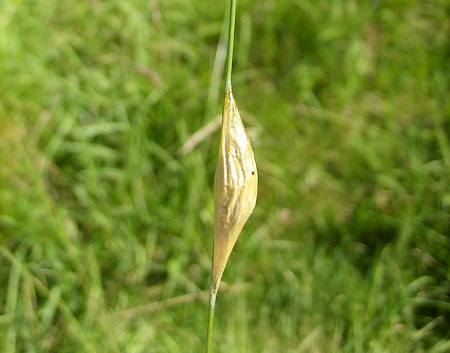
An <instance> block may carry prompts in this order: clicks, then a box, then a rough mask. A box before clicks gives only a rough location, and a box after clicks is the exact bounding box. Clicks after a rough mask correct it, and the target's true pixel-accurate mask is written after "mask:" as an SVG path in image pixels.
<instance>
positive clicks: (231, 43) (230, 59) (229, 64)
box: [225, 0, 237, 89]
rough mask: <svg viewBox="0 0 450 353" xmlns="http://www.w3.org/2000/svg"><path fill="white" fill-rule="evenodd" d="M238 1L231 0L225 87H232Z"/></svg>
mask: <svg viewBox="0 0 450 353" xmlns="http://www.w3.org/2000/svg"><path fill="white" fill-rule="evenodd" d="M236 2H237V0H230V27H229V31H228V53H227V76H226V79H225V89H228V88H231V70H232V68H233V48H234V28H235V26H236Z"/></svg>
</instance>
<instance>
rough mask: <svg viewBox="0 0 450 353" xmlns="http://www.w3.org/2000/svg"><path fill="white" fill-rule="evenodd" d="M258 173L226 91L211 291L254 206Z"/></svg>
mask: <svg viewBox="0 0 450 353" xmlns="http://www.w3.org/2000/svg"><path fill="white" fill-rule="evenodd" d="M257 189H258V172H257V170H256V163H255V157H254V155H253V150H252V146H251V143H250V140H249V138H248V136H247V133H246V131H245V127H244V124H243V123H242V120H241V117H240V115H239V111H238V107H237V105H236V102H235V100H234V97H233V93H232V91H231V88H228V89H227V90H226V92H225V104H224V109H223V116H222V136H221V140H220V149H219V159H218V162H217V169H216V174H215V179H214V255H213V268H212V289H213V290H215V291H217V289H218V287H219V283H220V280H221V278H222V274H223V271H224V269H225V266H226V264H227V261H228V258H229V257H230V254H231V251H232V250H233V247H234V245H235V244H236V240H237V238H238V237H239V234H240V232H241V230H242V228H243V227H244V225H245V223H246V222H247V220H248V218H249V217H250V215H251V213H252V212H253V209H254V208H255V204H256V195H257Z"/></svg>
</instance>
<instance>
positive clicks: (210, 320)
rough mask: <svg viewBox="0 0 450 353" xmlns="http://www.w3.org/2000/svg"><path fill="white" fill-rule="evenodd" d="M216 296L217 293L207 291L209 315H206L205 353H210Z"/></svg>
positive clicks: (211, 290)
mask: <svg viewBox="0 0 450 353" xmlns="http://www.w3.org/2000/svg"><path fill="white" fill-rule="evenodd" d="M216 294H217V291H216V290H214V289H213V287H212V286H211V289H210V290H209V314H208V333H207V335H206V353H211V349H212V337H213V327H214V309H215V308H216Z"/></svg>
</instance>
